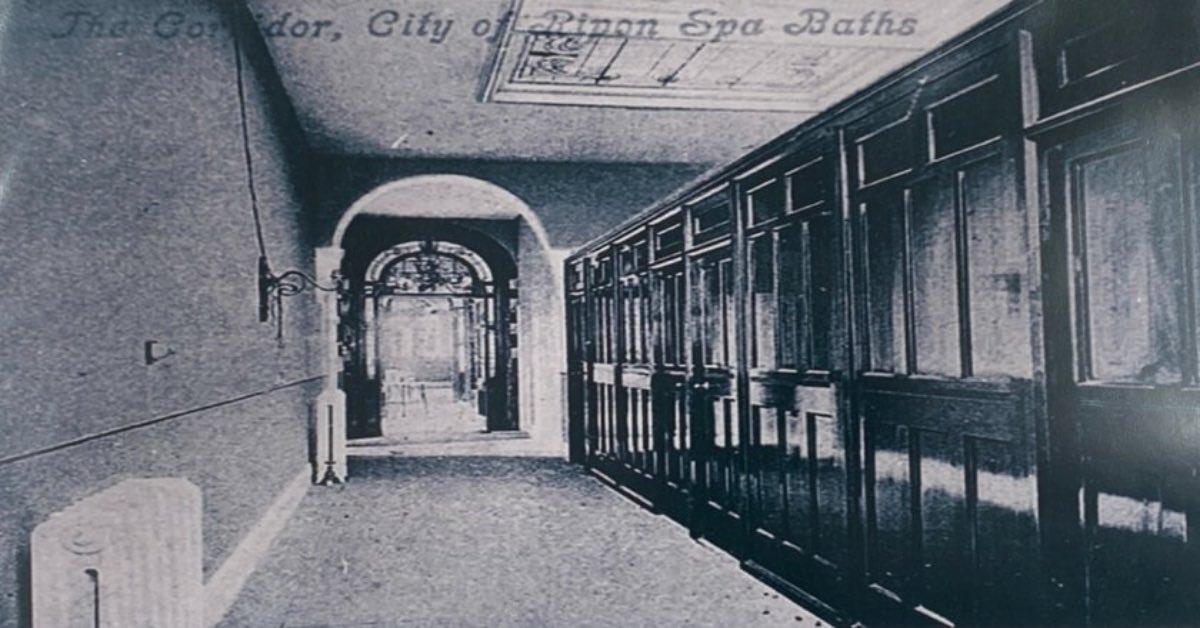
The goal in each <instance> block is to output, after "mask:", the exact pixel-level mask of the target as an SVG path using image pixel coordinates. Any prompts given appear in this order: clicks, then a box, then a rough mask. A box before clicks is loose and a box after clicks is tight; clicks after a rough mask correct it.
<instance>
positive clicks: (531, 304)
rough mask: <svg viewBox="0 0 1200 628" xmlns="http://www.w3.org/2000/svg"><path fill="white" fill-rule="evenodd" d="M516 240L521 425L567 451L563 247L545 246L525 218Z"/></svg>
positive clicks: (544, 444)
mask: <svg viewBox="0 0 1200 628" xmlns="http://www.w3.org/2000/svg"><path fill="white" fill-rule="evenodd" d="M518 246H519V248H520V254H519V256H518V259H517V276H518V277H519V278H520V279H519V282H520V283H519V286H520V297H521V303H520V309H519V311H518V316H519V317H520V321H519V325H518V330H517V333H518V334H519V335H518V338H519V343H520V346H519V352H518V356H519V359H520V373H519V377H520V389H521V392H520V395H521V399H520V408H521V424H522V429H524V430H525V431H527V432H529V435H530V436H531V437H532V438H533V440H534V441H535V443H536V444H537V445H538V446H539V448H541V449H544V450H545V451H546V452H547V453H553V454H554V455H566V443H565V442H564V438H563V434H564V433H565V432H564V429H563V425H564V421H565V420H566V416H565V415H564V414H563V412H562V409H563V398H562V395H563V387H562V381H561V379H562V378H561V373H562V372H563V371H564V370H565V369H566V344H565V338H564V331H563V326H564V325H565V324H566V323H565V320H566V319H565V310H564V309H563V300H562V294H561V292H562V290H561V286H562V271H561V268H562V260H563V258H564V257H565V252H563V251H554V250H549V249H545V248H543V247H542V246H541V245H540V243H539V242H538V239H537V237H536V236H535V234H534V232H533V230H532V229H531V228H530V226H529V224H528V223H526V222H525V221H521V225H520V227H519V230H518Z"/></svg>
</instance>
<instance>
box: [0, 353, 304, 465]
mask: <svg viewBox="0 0 1200 628" xmlns="http://www.w3.org/2000/svg"><path fill="white" fill-rule="evenodd" d="M322 379H325V376H324V375H314V376H312V377H306V378H304V379H298V380H294V381H291V382H287V383H285V384H278V385H275V386H271V387H268V388H264V389H262V390H257V391H254V392H251V393H246V394H244V395H238V396H236V397H231V398H229V399H225V400H222V401H217V402H213V403H208V404H204V405H202V406H196V407H194V408H188V409H186V410H179V411H176V412H172V413H170V414H164V415H161V416H156V417H154V418H151V419H146V420H144V421H138V422H137V423H132V424H129V425H122V426H119V427H114V428H111V429H107V430H103V431H100V432H94V433H92V434H87V435H85V436H80V437H78V438H74V439H71V440H69V441H64V442H61V443H58V444H55V445H50V446H47V447H42V448H39V449H31V450H29V451H25V452H22V453H19V454H14V455H11V456H6V457H3V458H0V467H2V466H4V465H9V464H13V463H16V462H21V461H23V460H28V459H30V458H36V457H38V456H44V455H46V454H52V453H55V452H59V451H62V450H64V449H70V448H71V447H76V446H79V445H83V444H85V443H90V442H92V441H95V440H100V439H102V438H108V437H110V436H116V435H118V434H124V433H125V432H132V431H134V430H140V429H142V428H146V427H151V426H153V425H158V424H159V423H166V422H167V421H174V420H176V419H182V418H185V417H188V416H191V415H193V414H200V413H202V412H207V411H209V410H215V409H217V408H222V407H225V406H231V405H233V404H236V403H241V402H243V401H248V400H250V399H254V398H256V397H262V396H265V395H269V394H272V393H276V392H279V391H281V390H287V389H289V388H295V387H297V386H303V385H305V384H311V383H313V382H317V381H320V380H322Z"/></svg>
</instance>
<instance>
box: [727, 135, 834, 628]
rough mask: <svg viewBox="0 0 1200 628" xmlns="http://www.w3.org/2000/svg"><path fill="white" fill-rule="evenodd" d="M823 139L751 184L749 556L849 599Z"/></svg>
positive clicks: (807, 587)
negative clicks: (815, 146) (815, 145)
mask: <svg viewBox="0 0 1200 628" xmlns="http://www.w3.org/2000/svg"><path fill="white" fill-rule="evenodd" d="M832 146H833V143H832V141H831V140H829V138H824V143H821V144H819V146H818V147H817V148H812V149H806V150H801V151H798V152H797V154H796V156H795V157H793V158H790V159H789V160H787V161H786V162H784V163H782V164H779V165H777V166H776V167H773V168H771V169H769V170H768V171H766V172H764V173H763V174H760V175H757V176H755V177H753V178H750V179H748V180H747V181H745V182H744V184H743V186H742V190H743V191H742V199H743V200H742V204H741V210H742V212H743V217H742V220H743V223H744V224H745V228H744V231H745V233H746V246H745V247H744V250H743V254H744V255H745V268H746V286H747V288H746V304H745V307H746V311H747V316H746V323H745V327H746V336H747V345H748V346H747V355H748V364H747V369H748V386H747V388H748V390H747V396H748V399H747V404H746V406H748V408H749V414H748V421H747V423H748V431H747V436H748V439H747V441H748V448H747V451H748V456H747V465H746V474H745V475H746V486H747V488H748V490H749V497H750V499H749V500H748V506H749V511H748V519H749V522H750V525H748V526H747V527H748V528H749V532H750V533H749V536H748V538H747V544H748V548H747V549H748V552H747V556H748V560H749V561H750V562H749V563H748V566H749V567H750V568H751V569H756V568H757V567H763V568H765V569H767V570H769V571H770V572H771V573H774V574H778V575H782V576H784V577H785V578H787V580H788V581H790V582H792V583H795V584H797V585H799V586H800V587H801V588H802V589H803V590H804V591H805V592H808V593H811V594H815V595H818V596H819V597H821V599H822V600H824V601H826V602H829V603H831V604H834V605H839V606H843V607H844V605H845V602H846V600H847V599H848V598H847V595H846V594H847V593H848V592H849V591H848V584H849V582H850V581H851V580H852V578H851V577H850V574H851V573H852V572H853V571H854V570H855V569H856V567H855V563H854V561H853V560H852V558H851V557H852V556H853V555H854V552H855V549H854V548H856V547H857V546H858V544H857V542H856V541H855V539H854V536H855V529H854V528H853V527H852V522H853V521H855V520H856V510H855V509H853V508H852V504H854V503H855V502H856V501H857V497H856V495H857V493H856V492H855V491H853V490H851V487H852V486H854V485H856V483H857V482H858V477H857V465H856V464H855V460H856V459H857V455H856V453H855V452H853V451H852V449H853V447H852V446H851V443H852V442H853V438H852V437H853V434H854V431H853V427H852V426H851V425H850V424H849V423H847V420H848V419H849V417H848V415H847V413H846V412H844V403H843V402H842V400H843V394H842V392H843V390H842V378H841V373H843V372H844V370H843V369H844V361H845V358H844V356H845V349H846V346H845V342H844V340H843V337H844V333H843V329H844V320H845V318H844V315H842V314H841V312H842V309H841V308H842V307H843V304H844V300H843V297H842V292H843V291H842V289H841V286H842V285H843V281H842V263H841V257H842V247H841V222H840V216H839V212H837V211H836V204H835V199H834V189H835V185H834V177H835V164H836V158H835V157H834V153H833V150H832Z"/></svg>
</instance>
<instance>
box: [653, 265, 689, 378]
mask: <svg viewBox="0 0 1200 628" xmlns="http://www.w3.org/2000/svg"><path fill="white" fill-rule="evenodd" d="M658 281H659V290H658V293H659V298H661V299H662V303H661V306H660V307H661V308H662V322H661V329H662V362H663V363H664V364H668V365H673V366H674V365H680V364H683V312H684V305H683V275H682V274H681V273H678V272H674V273H669V274H666V275H664V276H662V277H660V278H659V280H658Z"/></svg>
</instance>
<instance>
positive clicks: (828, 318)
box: [805, 212, 841, 370]
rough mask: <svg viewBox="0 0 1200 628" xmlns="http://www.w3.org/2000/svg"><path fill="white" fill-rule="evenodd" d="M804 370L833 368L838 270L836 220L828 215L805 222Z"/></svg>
mask: <svg viewBox="0 0 1200 628" xmlns="http://www.w3.org/2000/svg"><path fill="white" fill-rule="evenodd" d="M807 224H808V249H809V262H808V301H809V313H808V320H809V325H808V330H809V331H808V361H807V363H806V364H805V366H807V367H808V368H812V369H822V370H829V369H831V368H833V358H832V351H833V290H834V286H835V285H836V283H837V281H838V280H839V278H840V275H839V273H838V269H839V268H840V265H839V264H838V255H839V253H840V251H841V248H840V247H839V246H838V242H839V238H840V236H839V234H838V228H839V225H838V221H837V219H835V218H834V215H833V213H832V212H821V213H819V214H813V215H812V216H811V217H810V218H809V219H808V220H807Z"/></svg>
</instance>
